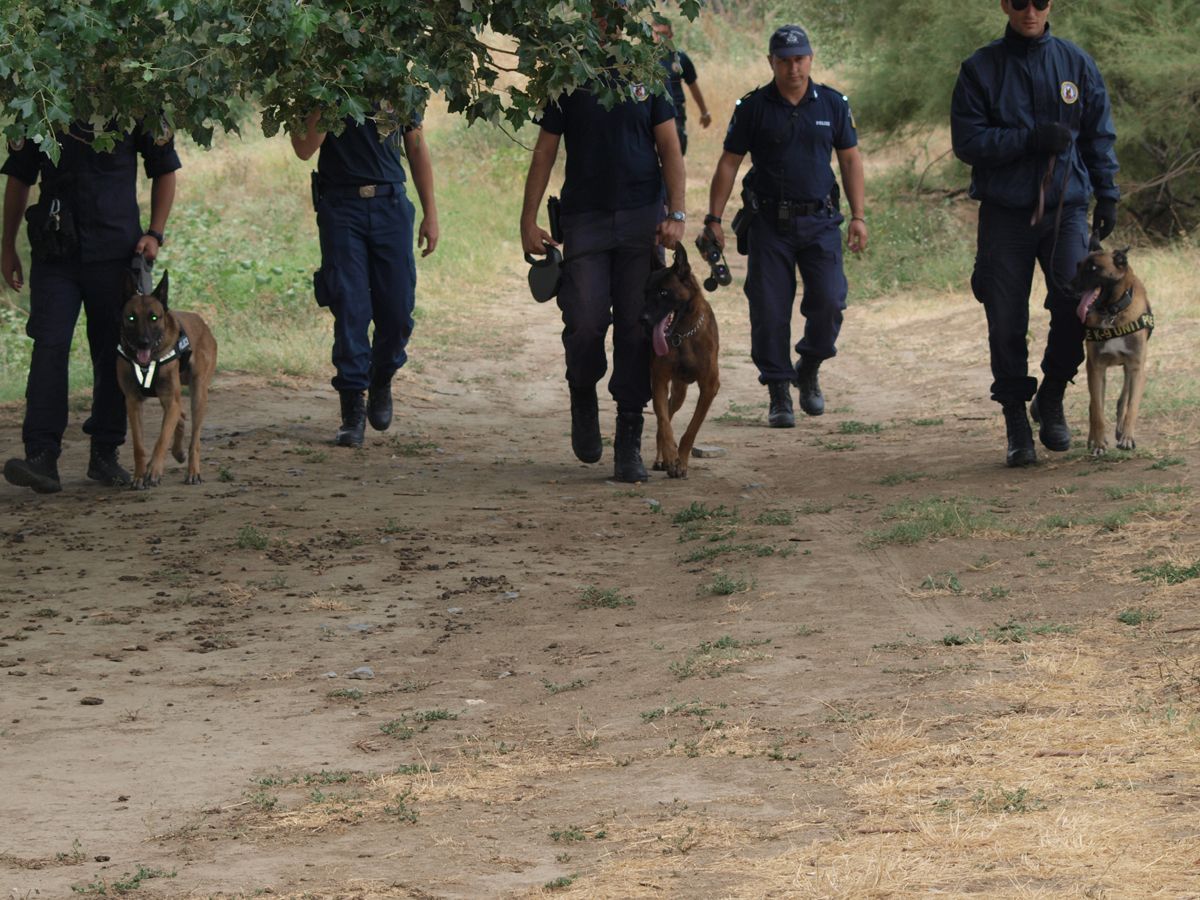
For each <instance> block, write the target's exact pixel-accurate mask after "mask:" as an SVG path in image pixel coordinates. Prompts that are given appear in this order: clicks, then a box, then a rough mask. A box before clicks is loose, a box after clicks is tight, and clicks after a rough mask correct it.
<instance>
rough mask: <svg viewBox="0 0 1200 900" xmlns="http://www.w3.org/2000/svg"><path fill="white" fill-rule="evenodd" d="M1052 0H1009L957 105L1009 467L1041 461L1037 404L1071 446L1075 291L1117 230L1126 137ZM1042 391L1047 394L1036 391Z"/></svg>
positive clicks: (1076, 359)
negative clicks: (1038, 300) (1035, 294)
mask: <svg viewBox="0 0 1200 900" xmlns="http://www.w3.org/2000/svg"><path fill="white" fill-rule="evenodd" d="M1051 5H1052V0H1001V2H1000V8H1001V9H1003V10H1004V12H1005V14H1006V15H1007V16H1008V27H1007V28H1005V31H1004V37H1003V38H1001V39H1000V40H997V41H993V42H992V43H990V44H988V45H987V46H986V47H983V48H981V49H979V50H977V51H976V52H975V53H974V54H973V55H972V56H971V57H970V58H969V59H967V60H966V62H964V63H963V64H962V67H961V69H960V70H959V74H958V83H957V84H956V85H955V88H954V98H953V101H952V103H951V107H950V126H951V135H952V138H953V141H954V152H955V154H956V155H957V156H958V158H959V159H961V160H962V161H963V162H965V163H967V164H969V165H970V166H971V167H972V168H971V196H972V197H974V198H975V199H976V200H979V201H981V202H980V206H979V229H978V249H977V251H976V256H975V271H974V274H973V275H972V276H971V287H972V289H973V291H974V293H975V297H976V298H977V299H978V300H979V302H980V303H982V304H983V308H984V311H985V312H986V313H987V324H988V344H989V346H990V349H991V360H992V377H993V381H992V399H993V400H995V401H996V402H998V403H1000V404H1001V407H1002V409H1003V410H1004V422H1005V426H1006V429H1007V432H1008V454H1007V463H1008V465H1010V466H1027V465H1030V464H1032V463H1034V462H1036V461H1037V454H1036V452H1035V451H1034V446H1033V433H1032V430H1031V428H1030V425H1029V419H1028V418H1027V417H1026V415H1025V404H1026V402H1028V401H1029V399H1030V398H1033V405H1032V406H1031V409H1030V411H1031V412H1032V413H1033V417H1034V419H1035V420H1037V421H1040V424H1041V428H1040V430H1039V437H1040V438H1041V441H1042V444H1043V445H1045V446H1046V447H1047V448H1048V449H1050V450H1059V451H1061V450H1066V449H1068V448H1069V447H1070V446H1071V432H1070V430H1069V429H1068V428H1067V423H1066V419H1065V417H1064V415H1063V392H1064V390H1065V389H1066V385H1067V382H1068V381H1070V380H1071V379H1072V378H1073V377H1074V376H1075V373H1076V372H1077V371H1078V370H1079V364H1080V362H1082V361H1083V356H1084V352H1083V323H1082V322H1080V321H1079V320H1078V319H1077V318H1076V316H1075V305H1076V300H1077V298H1076V297H1075V296H1074V295H1073V294H1072V292H1071V291H1070V289H1069V287H1068V284H1069V282H1070V280H1071V278H1072V276H1073V275H1074V273H1075V269H1076V266H1077V265H1078V263H1079V260H1081V259H1082V258H1083V257H1084V256H1086V255H1087V253H1088V229H1087V207H1088V200H1089V198H1090V197H1091V196H1092V194H1093V193H1094V194H1095V195H1096V209H1095V213H1094V215H1093V219H1092V223H1093V232H1094V234H1095V235H1096V236H1097V237H1098V238H1100V239H1103V238H1105V237H1107V236H1108V235H1109V234H1110V233H1111V232H1112V229H1113V225H1114V224H1115V223H1116V211H1117V200H1118V198H1119V192H1118V190H1117V186H1116V182H1115V176H1116V173H1117V158H1116V154H1115V152H1114V150H1113V145H1114V142H1115V140H1116V135H1115V133H1114V131H1113V123H1112V113H1111V110H1110V107H1109V101H1108V94H1107V92H1106V90H1105V88H1104V81H1103V79H1101V77H1100V72H1099V71H1098V70H1097V68H1096V64H1095V62H1093V61H1092V59H1091V57H1090V56H1088V55H1087V54H1086V53H1084V52H1083V51H1082V50H1080V49H1079V48H1078V47H1076V46H1075V45H1074V44H1072V43H1070V42H1069V41H1064V40H1062V39H1061V38H1057V37H1054V36H1052V35H1051V34H1050V26H1049V24H1048V23H1047V18H1048V17H1049V15H1050V7H1051ZM1035 261H1036V262H1037V263H1038V264H1039V265H1040V266H1041V268H1042V273H1043V275H1044V276H1045V279H1046V287H1047V296H1046V302H1045V305H1046V308H1047V309H1048V310H1049V311H1050V333H1049V337H1048V339H1047V341H1046V350H1045V353H1044V355H1043V356H1042V384H1041V387H1040V388H1039V387H1038V383H1037V380H1036V379H1034V378H1031V377H1030V376H1029V370H1028V356H1029V353H1028V347H1027V346H1026V339H1025V335H1026V332H1027V331H1028V329H1029V292H1030V288H1031V286H1032V283H1033V270H1034V263H1035ZM1035 390H1036V395H1035V393H1034V392H1035Z"/></svg>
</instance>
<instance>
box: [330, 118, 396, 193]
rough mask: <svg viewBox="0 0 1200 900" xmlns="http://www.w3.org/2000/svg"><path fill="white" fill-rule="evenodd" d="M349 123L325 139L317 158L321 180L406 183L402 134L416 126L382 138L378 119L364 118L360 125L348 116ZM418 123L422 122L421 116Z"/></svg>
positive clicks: (341, 184) (345, 183) (350, 184)
mask: <svg viewBox="0 0 1200 900" xmlns="http://www.w3.org/2000/svg"><path fill="white" fill-rule="evenodd" d="M345 122H346V127H345V129H343V130H342V133H341V134H334V133H333V132H330V133H329V134H327V135H325V140H324V141H322V142H321V153H320V155H319V156H318V157H317V172H319V173H320V175H321V181H322V182H323V183H325V184H329V185H336V186H339V187H354V186H356V185H360V184H403V183H404V180H405V176H404V166H402V165H401V164H400V158H401V156H402V155H403V150H402V141H401V137H402V135H404V134H407V133H408V132H410V131H412V130H413V128H414V127H415V126H414V125H409V126H406V127H405V128H403V129H398V130H396V131H393V132H391V133H390V134H389V135H388V136H387V137H386V138H384V139H383V140H380V139H379V128H378V127H377V126H376V125H375V120H374V119H370V118H368V119H364V120H363V121H362V123H361V124H360V123H358V122H355V121H354V119H353V117H351V116H347V117H346V119H345ZM416 124H420V119H418V120H417V123H416Z"/></svg>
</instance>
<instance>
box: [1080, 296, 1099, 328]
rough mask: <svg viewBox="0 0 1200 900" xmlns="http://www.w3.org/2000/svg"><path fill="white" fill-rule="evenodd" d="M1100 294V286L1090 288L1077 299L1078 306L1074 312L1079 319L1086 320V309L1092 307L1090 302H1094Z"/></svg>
mask: <svg viewBox="0 0 1200 900" xmlns="http://www.w3.org/2000/svg"><path fill="white" fill-rule="evenodd" d="M1099 296H1100V288H1092V289H1091V290H1090V291H1088V292H1087V293H1086V294H1084V295H1083V298H1082V299H1081V300H1080V301H1079V306H1078V307H1077V308H1076V309H1075V314H1076V315H1077V316H1079V321H1080V322H1084V321H1087V314H1088V310H1090V309H1091V308H1092V304H1093V303H1095V302H1096V298H1097V297H1099Z"/></svg>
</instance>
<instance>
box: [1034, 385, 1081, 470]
mask: <svg viewBox="0 0 1200 900" xmlns="http://www.w3.org/2000/svg"><path fill="white" fill-rule="evenodd" d="M1066 389H1067V383H1066V382H1065V381H1061V380H1059V379H1057V378H1043V379H1042V386H1041V387H1040V388H1038V392H1037V394H1035V395H1034V398H1033V403H1031V404H1029V414H1030V415H1031V416H1033V421H1035V422H1037V423H1038V424H1039V425H1040V426H1041V427H1040V428H1039V429H1038V437H1039V438H1041V441H1042V445H1043V446H1044V447H1045V448H1046V449H1047V450H1054V451H1056V452H1058V453H1061V452H1062V451H1064V450H1070V449H1071V429H1070V428H1068V427H1067V417H1066V414H1065V413H1064V412H1063V392H1064V391H1065V390H1066Z"/></svg>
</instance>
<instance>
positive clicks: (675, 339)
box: [667, 313, 704, 347]
mask: <svg viewBox="0 0 1200 900" xmlns="http://www.w3.org/2000/svg"><path fill="white" fill-rule="evenodd" d="M703 324H704V313H700V318H698V319H697V320H696V324H695V325H693V326H692V330H691V331H688V332H685V333H684V334H675V333H674V332H672V333H671V334H668V335H667V340H668V341H669V342H670V344H671V346H672V347H678V346H679V345H680V344H682V343H683V342H684V341H686V340H687V339H688V338H690V337H691V336H692V335H693V334H695V333H696V332H697V331H699V330H700V326H701V325H703Z"/></svg>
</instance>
